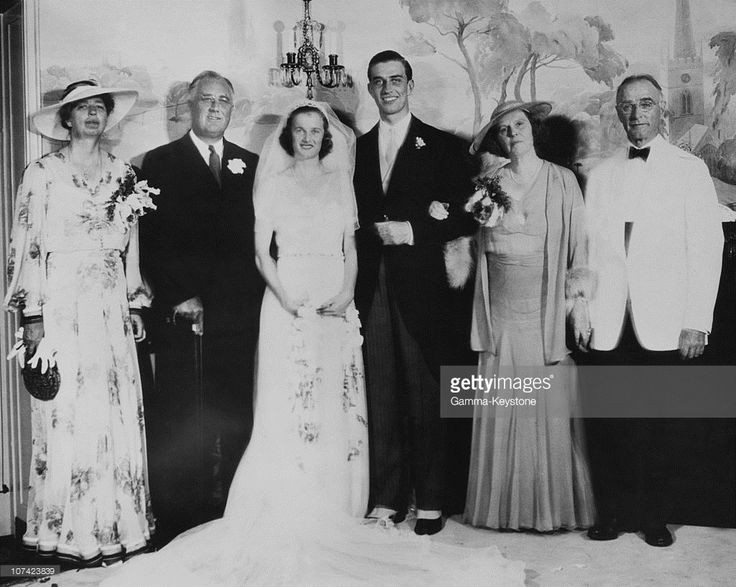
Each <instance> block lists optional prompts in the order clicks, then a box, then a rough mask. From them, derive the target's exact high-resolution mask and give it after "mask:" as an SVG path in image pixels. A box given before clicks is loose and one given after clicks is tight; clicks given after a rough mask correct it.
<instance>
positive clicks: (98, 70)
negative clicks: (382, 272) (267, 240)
mask: <svg viewBox="0 0 736 587" xmlns="http://www.w3.org/2000/svg"><path fill="white" fill-rule="evenodd" d="M301 10H302V3H301V2H300V1H299V0H278V1H276V2H274V1H272V0H176V1H173V0H65V1H64V2H54V1H53V0H41V2H40V42H41V59H40V63H41V69H42V71H41V84H42V92H43V94H44V97H45V101H48V102H53V101H54V100H56V99H58V97H59V91H60V90H61V89H63V88H64V87H65V86H66V85H67V84H68V83H70V82H71V81H74V80H77V79H80V78H89V77H93V78H96V79H98V80H99V81H100V82H101V83H103V84H105V85H113V86H123V87H132V88H135V89H137V90H138V91H139V92H140V99H139V101H138V104H137V105H136V108H135V110H134V111H133V113H132V115H131V116H130V117H129V118H128V119H127V120H126V121H125V123H124V124H123V125H122V126H121V128H120V129H118V130H116V131H113V132H112V133H111V134H110V136H109V137H108V143H109V147H110V148H111V150H113V151H114V152H116V153H117V154H119V155H121V156H123V157H126V158H128V159H131V160H132V161H133V162H134V163H135V162H140V159H141V157H142V155H143V153H145V151H147V150H148V149H150V148H152V147H155V146H157V145H159V144H161V143H164V142H168V141H170V140H172V139H174V138H177V137H179V136H181V135H182V134H183V133H184V132H186V130H187V129H188V127H189V113H188V108H187V105H186V102H185V96H186V85H187V82H188V80H190V79H191V78H192V77H193V76H194V75H196V74H197V73H198V72H199V71H201V70H203V69H215V70H218V71H220V72H222V73H223V74H225V75H226V76H228V77H229V78H230V79H231V80H232V81H233V83H234V85H235V87H236V92H237V103H236V110H235V112H234V114H233V120H232V123H231V127H230V129H229V132H228V137H229V138H230V139H231V140H233V141H235V142H237V143H239V144H241V145H243V146H245V147H246V148H249V149H252V150H255V151H258V150H259V149H260V146H261V144H262V142H263V140H264V139H265V137H266V136H267V135H268V133H269V132H270V130H271V129H272V128H273V125H274V123H275V121H276V115H278V114H279V113H281V112H283V111H284V110H285V109H286V107H287V105H288V104H290V103H292V102H294V101H295V100H297V99H299V98H301V97H303V95H304V90H303V88H300V87H296V88H284V87H281V85H280V84H279V83H278V70H277V67H278V64H279V63H280V61H281V60H283V55H284V53H285V51H287V50H289V48H290V47H291V45H292V43H293V32H292V28H291V27H292V26H293V25H294V23H295V22H296V21H297V20H298V19H299V18H300V17H301ZM312 16H313V18H315V19H317V20H320V21H321V22H323V23H324V24H325V25H326V29H325V34H324V42H325V45H326V47H325V48H326V49H327V50H328V51H337V52H339V53H340V56H341V60H342V61H343V62H344V63H345V64H346V65H347V67H348V71H349V72H350V74H351V75H352V77H353V79H354V81H355V84H354V85H353V87H351V88H338V89H335V90H320V91H318V93H317V99H324V100H327V101H329V102H331V103H332V104H333V106H335V107H336V109H338V110H340V111H342V112H343V113H344V114H346V117H347V118H348V119H349V120H350V121H351V122H352V123H353V125H354V127H355V129H356V132H358V133H359V134H360V133H362V132H365V131H366V130H368V129H369V128H370V127H371V126H372V124H374V123H375V120H376V117H377V113H376V110H375V106H374V104H373V102H372V100H371V99H370V97H369V96H368V93H367V91H366V89H365V81H366V74H365V69H366V65H367V62H368V60H369V58H370V57H371V55H373V54H374V53H376V52H378V51H380V50H382V49H386V48H394V49H397V50H398V51H400V52H402V53H403V54H405V55H406V56H407V58H408V59H409V60H410V61H411V63H412V65H413V67H414V72H415V76H414V77H415V83H416V87H415V90H414V94H413V96H412V109H413V111H414V112H415V113H416V114H417V115H418V116H419V117H421V118H423V119H424V120H426V121H427V122H430V123H432V124H435V125H437V126H439V127H442V128H445V129H447V130H449V131H451V132H455V133H457V134H460V135H463V136H465V137H466V138H467V137H470V136H472V134H473V132H475V131H476V130H477V129H478V128H480V127H481V126H482V124H484V123H485V121H486V120H487V119H488V117H489V115H490V113H491V111H492V110H493V108H494V107H495V106H496V105H497V104H498V103H499V102H501V101H504V100H510V99H524V100H529V99H544V100H549V101H551V102H553V103H554V111H553V114H554V116H553V117H552V118H551V120H550V136H551V143H550V145H551V146H550V151H551V152H554V153H555V154H556V156H557V158H558V160H560V161H561V162H563V163H566V164H568V165H570V166H571V167H573V168H576V169H577V170H578V171H581V170H583V171H584V170H585V169H586V168H588V167H589V166H590V165H592V164H593V163H594V162H595V161H597V160H598V158H600V157H601V156H602V155H605V154H606V153H607V152H609V151H610V150H611V149H612V148H615V147H616V146H617V145H619V144H621V142H622V141H623V140H624V138H625V137H624V136H623V132H622V131H621V128H620V125H619V124H618V122H617V120H616V113H615V109H614V100H615V96H614V90H615V87H616V84H617V83H618V81H620V80H621V79H622V77H623V76H625V75H628V74H631V73H640V72H648V73H652V74H653V75H654V76H655V77H656V78H657V79H658V80H659V81H660V83H661V84H662V85H663V87H664V89H665V92H666V95H667V99H668V105H669V111H668V113H667V119H668V120H667V124H666V125H665V133H666V134H667V136H668V138H669V140H670V141H671V142H674V143H677V144H678V145H680V146H681V147H682V148H684V149H688V150H690V151H692V152H694V153H696V154H697V155H698V156H700V157H702V158H703V159H704V160H705V161H706V163H707V164H708V166H709V168H710V170H711V173H712V175H713V176H714V177H715V178H716V183H717V189H718V191H719V195H720V197H721V199H722V201H736V187H734V184H736V138H734V137H735V135H736V104H734V103H733V101H732V100H731V98H732V97H733V95H734V93H736V3H734V2H733V1H731V0H651V1H650V2H646V3H644V2H639V1H638V0H617V1H616V2H610V1H608V0H549V1H548V0H545V1H544V2H539V1H531V2H530V1H528V0H349V1H346V0H314V1H313V2H312ZM732 23H733V24H732ZM48 148H53V146H52V145H48Z"/></svg>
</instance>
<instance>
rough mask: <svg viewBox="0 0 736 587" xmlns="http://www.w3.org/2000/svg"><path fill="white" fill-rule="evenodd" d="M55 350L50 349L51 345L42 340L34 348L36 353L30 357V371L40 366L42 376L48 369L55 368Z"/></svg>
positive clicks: (44, 339)
mask: <svg viewBox="0 0 736 587" xmlns="http://www.w3.org/2000/svg"><path fill="white" fill-rule="evenodd" d="M56 352H57V351H56V349H54V348H51V344H50V343H49V342H48V341H47V340H46V338H42V339H41V342H39V343H38V346H37V347H36V353H35V354H34V355H33V356H32V357H31V362H30V365H31V369H35V368H36V366H37V365H38V364H39V362H40V364H41V374H42V375H43V374H44V373H46V371H48V370H49V369H51V368H53V367H55V366H56Z"/></svg>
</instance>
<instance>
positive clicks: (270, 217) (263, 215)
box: [253, 176, 280, 232]
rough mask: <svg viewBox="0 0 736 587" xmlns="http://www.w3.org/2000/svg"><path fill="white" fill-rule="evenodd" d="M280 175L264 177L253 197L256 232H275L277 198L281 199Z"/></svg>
mask: <svg viewBox="0 0 736 587" xmlns="http://www.w3.org/2000/svg"><path fill="white" fill-rule="evenodd" d="M278 179H279V178H278V176H274V177H269V178H263V179H262V180H261V181H260V182H259V183H258V186H257V189H256V193H255V195H254V198H253V207H254V210H255V216H256V222H255V232H273V231H274V228H275V226H276V211H277V200H278V199H279V185H280V182H279V181H278Z"/></svg>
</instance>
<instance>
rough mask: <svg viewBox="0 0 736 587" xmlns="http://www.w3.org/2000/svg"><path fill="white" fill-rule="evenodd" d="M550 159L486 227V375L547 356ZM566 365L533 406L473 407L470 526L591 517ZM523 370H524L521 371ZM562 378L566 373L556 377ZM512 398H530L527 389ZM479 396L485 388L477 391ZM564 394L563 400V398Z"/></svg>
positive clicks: (539, 362) (574, 389) (569, 523)
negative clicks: (489, 344)
mask: <svg viewBox="0 0 736 587" xmlns="http://www.w3.org/2000/svg"><path fill="white" fill-rule="evenodd" d="M547 165H548V164H545V165H543V166H542V169H541V171H540V173H539V174H538V175H537V178H536V180H535V182H534V184H533V185H532V187H531V188H530V190H529V192H528V193H527V194H526V195H525V196H524V197H523V198H522V199H521V200H519V201H515V202H514V204H513V207H512V209H511V211H510V212H508V213H506V214H505V215H504V216H503V217H502V219H501V221H500V222H499V224H497V225H496V226H495V227H493V228H482V229H481V230H483V231H484V233H483V239H482V240H483V243H484V245H485V246H484V248H485V259H481V260H480V262H486V263H487V264H488V283H489V288H490V304H489V306H490V310H491V330H492V332H493V337H494V341H493V342H494V344H493V347H494V348H495V351H496V352H495V353H491V352H483V353H481V354H480V365H479V371H480V374H481V375H483V376H485V377H488V378H490V377H492V376H493V375H499V376H501V375H504V376H509V377H515V376H521V377H524V376H528V375H529V374H530V372H529V367H541V366H543V365H544V364H545V360H544V348H543V337H542V324H543V319H542V300H543V287H544V280H545V275H544V269H545V263H544V257H545V240H546V234H547V227H546V220H545V196H546V192H547V177H548V173H547ZM561 364H565V365H567V366H568V368H565V369H559V370H556V371H555V375H556V376H557V377H558V379H557V380H556V381H555V386H556V388H559V389H562V390H563V391H564V392H565V393H566V394H567V396H566V397H562V398H560V397H558V396H555V399H554V400H551V399H550V398H551V396H545V394H544V393H538V394H535V396H534V397H535V398H536V400H537V406H536V414H533V415H532V416H531V417H530V416H529V415H528V414H522V410H527V409H528V408H526V407H524V408H511V409H509V408H494V407H491V406H486V407H476V409H475V417H474V422H473V440H472V448H471V460H470V477H469V482H468V495H467V502H466V508H465V519H466V521H468V522H469V523H471V524H473V525H474V526H485V527H488V528H497V529H513V530H522V529H530V530H538V531H543V532H544V531H552V530H558V529H574V528H583V527H587V526H590V525H592V523H593V516H594V511H593V497H592V490H591V482H590V473H589V471H588V466H587V462H586V458H585V454H584V445H583V433H582V422H581V421H580V420H577V419H575V418H573V417H572V415H573V414H574V410H575V407H576V405H577V401H578V382H577V376H576V371H575V368H574V365H573V364H572V362H571V360H570V359H569V358H566V359H564V360H563V361H561ZM525 368H526V369H525ZM561 376H562V377H564V380H560V379H559V377H561ZM505 393H506V397H509V398H512V397H518V398H527V397H529V396H528V394H525V393H524V392H523V391H507V392H505ZM480 395H481V396H482V395H483V394H482V393H481V394H480ZM559 400H562V401H564V402H565V405H564V406H560V405H559V404H558V403H556V402H558V401H559Z"/></svg>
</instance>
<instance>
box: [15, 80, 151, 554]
mask: <svg viewBox="0 0 736 587" xmlns="http://www.w3.org/2000/svg"><path fill="white" fill-rule="evenodd" d="M136 96H137V92H135V91H134V90H128V89H116V88H103V87H100V86H99V85H97V84H96V83H95V82H92V81H82V82H76V83H74V84H71V85H70V86H69V87H67V88H66V91H65V92H64V95H63V98H62V99H61V101H60V102H59V103H57V104H54V105H53V106H49V107H47V108H43V109H42V110H40V111H38V112H36V113H35V114H34V115H33V116H32V117H31V121H32V125H33V128H34V129H35V130H37V131H38V132H39V133H41V134H43V135H44V136H46V137H49V138H51V139H56V140H62V141H67V144H66V145H64V146H63V147H62V148H61V149H59V150H58V151H55V152H53V153H50V154H48V155H46V156H44V157H42V158H41V159H38V160H37V161H35V162H33V163H31V164H30V165H29V166H28V167H27V168H26V170H25V172H24V174H23V181H22V183H21V186H20V188H19V190H18V197H17V200H16V207H15V222H14V225H13V231H12V235H11V244H10V258H9V261H8V267H9V274H10V286H9V288H8V291H7V295H6V297H5V307H6V308H7V309H9V310H12V311H15V312H18V313H20V314H21V316H22V318H21V324H22V325H23V334H22V342H23V344H24V348H23V347H20V345H19V347H20V348H19V349H18V350H19V352H18V358H19V360H20V362H21V363H22V362H23V361H25V360H30V361H31V363H32V364H33V362H34V361H41V362H42V363H46V362H47V361H48V362H51V363H53V362H54V361H55V362H56V364H57V365H58V369H59V373H60V376H61V385H60V387H59V392H58V394H57V395H56V397H55V398H54V399H52V400H50V401H39V400H36V399H35V398H32V399H31V417H32V433H33V454H32V461H31V472H30V487H31V490H30V494H29V504H28V530H27V532H26V534H25V536H24V543H25V544H26V545H27V546H31V547H37V549H38V550H39V552H41V553H44V554H56V555H58V556H60V557H68V558H71V559H76V560H79V561H82V562H84V563H90V562H93V561H95V560H101V559H102V557H107V558H109V559H113V558H116V557H120V556H122V555H123V554H125V553H131V552H134V551H136V550H138V549H141V548H143V547H145V546H146V544H147V541H148V539H149V537H150V533H149V520H148V518H149V513H150V512H149V507H148V503H147V494H148V491H147V482H146V455H145V442H144V425H143V402H142V396H141V384H140V375H139V371H138V363H137V359H136V347H135V342H136V341H139V340H142V339H143V337H144V336H145V331H144V328H143V321H142V319H141V317H140V313H139V312H140V309H141V307H143V306H146V305H148V304H149V303H150V295H149V293H148V291H147V289H146V288H145V287H144V285H143V282H142V279H141V276H140V272H139V269H138V232H137V223H136V221H137V218H138V216H140V215H141V214H142V213H143V212H144V210H145V209H146V208H149V207H151V202H150V198H149V194H148V191H149V190H148V188H147V186H146V185H145V182H143V183H138V182H137V180H136V176H135V173H134V171H133V168H132V167H131V166H130V165H129V164H128V163H126V162H124V161H122V160H121V159H118V158H117V157H114V156H113V155H111V154H110V153H107V152H105V151H104V150H102V149H101V147H100V139H101V137H102V134H103V133H104V132H105V130H107V129H109V128H111V127H112V126H115V125H116V124H118V123H119V122H120V121H121V120H122V119H123V118H124V117H125V115H126V114H127V113H128V112H129V111H130V109H131V108H132V106H133V104H134V103H135V100H136Z"/></svg>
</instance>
